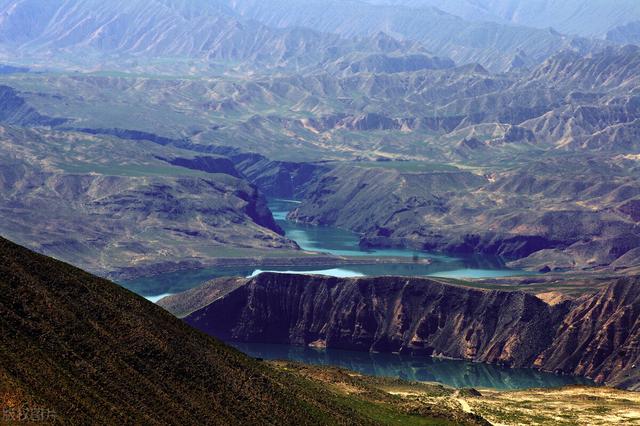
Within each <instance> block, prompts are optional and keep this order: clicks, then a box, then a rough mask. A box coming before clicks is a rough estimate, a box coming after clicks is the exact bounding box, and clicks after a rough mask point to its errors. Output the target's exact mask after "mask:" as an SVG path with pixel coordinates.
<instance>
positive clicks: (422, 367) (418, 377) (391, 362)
mask: <svg viewBox="0 0 640 426" xmlns="http://www.w3.org/2000/svg"><path fill="white" fill-rule="evenodd" d="M230 344H231V345H232V346H234V347H236V348H237V349H239V350H240V351H242V352H244V353H246V354H248V355H250V356H253V357H256V358H262V359H266V360H271V359H279V360H289V361H298V362H302V363H305V364H314V365H331V366H336V367H343V368H347V369H349V370H353V371H357V372H359V373H362V374H365V375H368V376H383V377H396V378H400V379H404V380H410V381H421V382H439V383H443V384H445V385H449V386H454V387H458V388H468V387H474V388H492V389H501V390H515V389H529V388H550V387H559V386H565V385H572V384H585V385H589V384H592V382H590V381H589V380H587V379H581V378H579V377H569V376H559V375H555V374H549V373H542V372H539V371H536V370H532V369H511V368H505V367H499V366H495V365H489V364H480V363H473V362H467V361H454V360H440V359H434V358H427V357H412V356H402V355H394V354H373V353H367V352H352V351H343V350H336V349H330V350H317V349H311V348H303V347H294V346H287V345H271V344H264V343H234V342H231V343H230Z"/></svg>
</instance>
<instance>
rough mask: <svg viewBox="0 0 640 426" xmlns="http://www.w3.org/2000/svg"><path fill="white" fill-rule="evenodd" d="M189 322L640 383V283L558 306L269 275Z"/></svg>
mask: <svg viewBox="0 0 640 426" xmlns="http://www.w3.org/2000/svg"><path fill="white" fill-rule="evenodd" d="M218 296H219V295H218ZM182 307H183V308H184V306H182ZM169 308H170V306H169ZM185 321H186V322H187V323H189V324H191V325H193V326H194V327H196V328H198V329H200V330H203V331H205V332H207V333H209V334H211V335H214V336H217V337H220V338H222V339H226V340H236V341H252V342H268V343H285V344H294V345H311V346H318V347H327V348H339V349H352V350H361V351H379V352H401V353H403V352H404V353H413V354H418V355H425V356H429V355H430V356H445V357H453V358H463V359H469V360H473V361H479V362H489V363H500V364H504V365H509V366H513V367H537V368H540V369H542V370H547V371H561V372H563V373H567V374H578V375H583V376H586V377H590V378H593V379H594V380H596V381H597V382H599V383H606V384H608V385H619V386H625V387H627V388H632V389H635V388H638V387H639V386H640V371H638V369H637V368H636V367H635V364H637V361H638V356H639V354H640V348H639V347H638V341H639V340H638V339H640V280H638V279H633V280H632V279H629V280H623V281H620V282H618V283H615V284H613V285H611V286H610V287H609V288H607V289H606V290H604V291H602V292H601V293H598V294H596V295H594V296H591V297H585V298H584V299H582V300H580V301H579V302H569V301H566V302H563V303H559V304H556V305H553V306H551V305H548V304H547V303H545V302H543V301H542V300H540V299H538V298H537V297H535V296H533V295H529V294H525V293H521V292H505V291H488V290H479V289H471V288H465V287H458V286H452V285H447V284H443V283H441V282H437V281H434V280H429V279H417V278H415V279H412V278H393V277H384V278H361V279H339V278H329V277H319V276H316V277H308V276H300V275H279V274H262V275H260V276H258V277H256V278H253V279H247V280H246V283H245V284H244V285H243V286H241V287H239V288H237V289H236V290H232V291H230V292H229V293H228V294H226V295H225V296H224V297H221V298H217V299H216V300H215V301H214V302H213V303H211V304H209V305H208V306H206V307H203V308H201V309H199V310H197V311H195V312H193V313H192V314H190V315H188V316H187V317H186V318H185Z"/></svg>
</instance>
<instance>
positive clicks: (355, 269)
mask: <svg viewBox="0 0 640 426" xmlns="http://www.w3.org/2000/svg"><path fill="white" fill-rule="evenodd" d="M298 204H299V203H298V202H296V201H289V200H270V202H269V207H270V208H271V211H272V212H273V216H274V218H275V219H276V221H277V222H278V224H279V225H280V226H281V227H282V228H283V229H284V231H285V232H286V235H287V237H289V238H291V239H292V240H294V241H296V242H297V243H298V245H299V246H300V247H301V248H302V249H304V250H309V251H316V252H321V253H328V254H334V255H339V256H353V257H360V258H365V257H405V258H412V259H413V258H428V259H430V260H431V261H432V262H431V264H422V263H419V262H418V263H406V264H372V265H362V264H353V265H342V266H340V267H335V266H334V265H326V266H318V267H315V268H314V269H309V267H308V266H307V267H305V266H301V267H282V268H273V269H269V271H275V272H290V273H314V274H324V275H331V276H338V277H360V276H381V275H396V276H427V277H428V276H431V277H443V278H461V279H464V278H493V277H508V276H515V275H525V274H527V273H526V272H523V271H519V270H513V269H509V268H507V267H506V266H505V263H504V260H503V259H501V258H499V257H497V256H467V257H451V256H446V255H443V254H440V253H429V252H422V251H416V250H409V249H373V250H364V249H361V248H360V246H359V241H360V239H359V236H358V235H357V234H355V233H352V232H349V231H345V230H342V229H337V228H331V227H325V226H322V227H320V226H309V225H304V224H297V223H294V222H290V221H288V220H287V219H286V216H287V213H288V212H289V211H291V210H292V209H294V208H295V207H296V206H297V205H298ZM260 272H264V271H262V270H260V269H256V268H254V267H234V268H220V267H216V268H205V269H198V270H192V271H179V272H174V273H168V274H163V275H160V276H155V277H148V278H140V279H136V280H132V281H127V282H123V283H122V284H123V286H125V287H126V288H128V289H130V290H132V291H134V292H136V293H138V294H140V295H142V296H144V297H147V298H148V299H150V300H152V301H157V300H158V299H160V298H162V297H163V296H165V295H167V294H174V293H178V292H181V291H185V290H188V289H190V288H193V287H195V286H197V285H199V284H201V283H203V282H204V281H207V280H209V279H212V278H216V277H223V276H232V275H234V276H252V275H257V274H258V273H260Z"/></svg>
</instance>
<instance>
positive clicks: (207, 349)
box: [0, 239, 369, 425]
mask: <svg viewBox="0 0 640 426" xmlns="http://www.w3.org/2000/svg"><path fill="white" fill-rule="evenodd" d="M0 339H1V341H2V345H0V406H2V407H3V408H7V407H10V408H11V407H13V408H16V407H24V406H29V407H44V408H47V409H51V410H54V411H55V412H56V414H57V420H58V422H60V423H68V424H147V425H150V424H180V425H187V424H275V423H278V424H283V423H285V424H310V423H312V424H322V423H329V424H338V423H345V424H346V423H368V422H369V420H368V419H366V418H361V417H359V414H358V413H355V412H352V411H351V409H349V408H345V406H346V404H344V403H343V402H342V400H339V399H338V398H336V397H335V396H334V395H333V394H331V393H330V392H327V391H325V390H323V389H322V388H321V387H320V386H319V385H316V384H313V383H311V382H309V381H307V380H304V379H300V378H295V377H293V376H292V375H289V374H288V373H283V372H276V371H275V370H273V369H271V368H270V367H268V366H266V365H263V364H262V363H260V362H258V361H254V360H252V359H250V358H248V357H246V356H244V355H243V354H241V353H240V352H237V351H235V350H233V349H231V348H228V347H226V346H224V345H223V344H221V343H219V342H218V341H216V340H214V339H213V338H210V337H208V336H205V335H204V334H202V333H200V332H199V331H196V330H194V329H192V328H190V327H189V326H187V325H186V324H184V323H183V322H182V321H180V320H178V319H176V318H174V317H173V316H172V315H170V314H169V313H167V312H165V311H164V310H163V309H161V308H159V307H157V306H155V305H153V304H151V303H149V302H147V301H146V300H144V299H142V298H140V297H137V296H135V295H133V294H132V293H129V292H128V291H126V290H124V289H122V288H120V287H118V286H116V285H115V284H112V283H110V282H109V281H105V280H102V279H98V278H96V277H94V276H92V275H89V274H87V273H85V272H83V271H81V270H79V269H76V268H74V267H71V266H69V265H67V264H64V263H61V262H58V261H55V260H52V259H50V258H47V257H44V256H41V255H37V254H34V253H33V252H30V251H28V250H27V249H24V248H22V247H20V246H17V245H15V244H13V243H10V242H8V241H6V240H4V239H0Z"/></svg>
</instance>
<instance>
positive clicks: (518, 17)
mask: <svg viewBox="0 0 640 426" xmlns="http://www.w3.org/2000/svg"><path fill="white" fill-rule="evenodd" d="M364 1H366V2H367V3H372V4H394V5H404V6H409V7H415V8H424V7H437V8H439V9H442V10H444V11H446V12H448V13H451V14H453V15H457V16H460V17H461V18H464V19H467V20H470V21H495V22H500V23H510V24H512V25H523V26H528V27H535V28H548V27H552V28H554V29H556V30H558V31H560V32H562V33H565V34H578V35H582V36H585V37H594V36H595V37H603V36H604V35H605V34H606V33H607V32H608V31H610V30H611V29H613V28H615V27H618V26H621V25H625V24H627V23H629V22H631V21H633V20H637V19H640V4H639V3H638V2H637V1H635V0H364Z"/></svg>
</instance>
